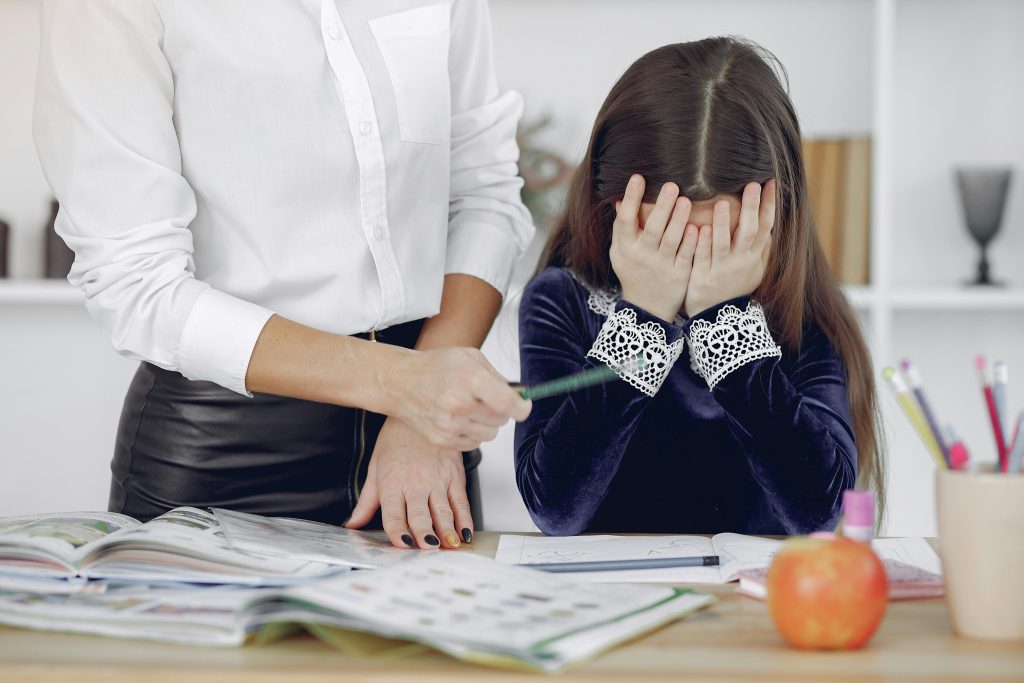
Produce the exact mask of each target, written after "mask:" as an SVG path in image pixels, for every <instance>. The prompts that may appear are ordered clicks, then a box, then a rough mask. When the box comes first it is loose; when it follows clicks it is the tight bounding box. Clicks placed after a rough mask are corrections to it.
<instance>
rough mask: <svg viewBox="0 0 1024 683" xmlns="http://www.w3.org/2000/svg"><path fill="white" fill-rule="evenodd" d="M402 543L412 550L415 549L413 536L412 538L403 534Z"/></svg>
mask: <svg viewBox="0 0 1024 683" xmlns="http://www.w3.org/2000/svg"><path fill="white" fill-rule="evenodd" d="M402 543H404V544H406V545H407V546H409V547H410V548H411V547H413V545H415V544H414V543H413V541H412V536H410V535H409V534H402Z"/></svg>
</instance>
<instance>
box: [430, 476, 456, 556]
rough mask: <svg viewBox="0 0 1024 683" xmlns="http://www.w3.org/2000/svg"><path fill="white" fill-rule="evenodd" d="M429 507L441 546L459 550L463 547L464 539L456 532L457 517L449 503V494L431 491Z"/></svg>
mask: <svg viewBox="0 0 1024 683" xmlns="http://www.w3.org/2000/svg"><path fill="white" fill-rule="evenodd" d="M428 505H429V506H430V516H431V517H432V518H433V520H434V530H435V531H436V532H437V535H438V537H439V538H440V540H441V546H442V547H444V548H458V547H459V546H460V545H462V539H461V537H460V536H459V534H458V533H456V531H455V515H454V513H452V507H451V504H450V503H449V502H448V492H447V491H437V490H435V491H431V492H430V497H429V498H428Z"/></svg>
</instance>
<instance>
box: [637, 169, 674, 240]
mask: <svg viewBox="0 0 1024 683" xmlns="http://www.w3.org/2000/svg"><path fill="white" fill-rule="evenodd" d="M678 197H679V186H678V185H676V184H675V183H665V184H664V185H662V186H661V192H659V193H658V201H657V202H656V203H655V204H654V210H653V211H651V215H650V216H648V217H647V221H646V222H645V223H644V230H643V232H642V233H641V234H640V239H641V240H643V241H644V242H647V244H648V245H649V246H650V247H651V248H652V249H654V250H657V249H658V245H659V244H661V236H662V235H663V234H664V233H665V226H667V225H668V219H669V217H670V216H671V215H672V209H673V208H674V207H675V205H676V199H678Z"/></svg>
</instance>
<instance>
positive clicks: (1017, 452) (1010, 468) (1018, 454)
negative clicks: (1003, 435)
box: [1006, 411, 1024, 474]
mask: <svg viewBox="0 0 1024 683" xmlns="http://www.w3.org/2000/svg"><path fill="white" fill-rule="evenodd" d="M1022 422H1024V411H1022V412H1021V414H1020V415H1019V416H1018V417H1017V430H1016V432H1015V435H1014V438H1013V447H1012V448H1011V450H1010V454H1009V456H1007V459H1006V473H1007V474H1020V468H1021V464H1022V461H1024V438H1022V437H1021V435H1020V429H1021V423H1022Z"/></svg>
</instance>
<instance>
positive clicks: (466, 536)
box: [462, 529, 473, 543]
mask: <svg viewBox="0 0 1024 683" xmlns="http://www.w3.org/2000/svg"><path fill="white" fill-rule="evenodd" d="M462 540H463V541H465V542H466V543H472V542H473V532H472V531H470V530H469V529H463V530H462Z"/></svg>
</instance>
